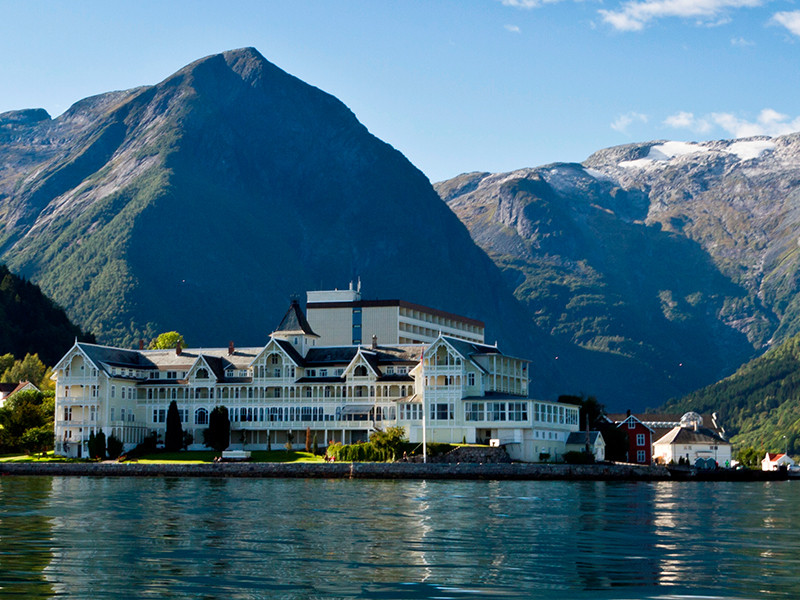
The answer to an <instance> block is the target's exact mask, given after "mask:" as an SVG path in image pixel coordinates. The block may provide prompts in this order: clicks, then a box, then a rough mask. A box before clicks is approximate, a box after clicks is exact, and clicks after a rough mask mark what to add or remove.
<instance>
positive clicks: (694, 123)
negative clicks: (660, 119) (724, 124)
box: [664, 112, 712, 133]
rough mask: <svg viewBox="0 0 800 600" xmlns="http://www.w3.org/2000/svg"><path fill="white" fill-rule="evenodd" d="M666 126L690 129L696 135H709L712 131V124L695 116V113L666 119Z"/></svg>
mask: <svg viewBox="0 0 800 600" xmlns="http://www.w3.org/2000/svg"><path fill="white" fill-rule="evenodd" d="M664 125H667V126H668V127H674V128H675V129H689V130H691V131H694V132H696V133H708V132H709V131H711V127H712V125H711V123H709V122H708V120H707V119H702V118H698V117H695V116H694V113H690V112H679V113H675V114H674V115H670V116H669V117H667V118H666V119H664Z"/></svg>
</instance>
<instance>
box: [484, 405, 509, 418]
mask: <svg viewBox="0 0 800 600" xmlns="http://www.w3.org/2000/svg"><path fill="white" fill-rule="evenodd" d="M486 420H487V421H505V420H506V403H505V402H487V403H486Z"/></svg>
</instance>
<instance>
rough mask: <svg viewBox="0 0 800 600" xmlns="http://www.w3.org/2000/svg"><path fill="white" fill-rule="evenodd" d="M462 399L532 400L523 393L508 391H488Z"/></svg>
mask: <svg viewBox="0 0 800 600" xmlns="http://www.w3.org/2000/svg"><path fill="white" fill-rule="evenodd" d="M462 400H469V401H471V402H476V401H478V400H488V401H490V402H495V401H499V400H508V401H509V402H519V401H520V400H530V398H526V397H525V396H524V395H523V394H520V395H514V394H509V393H508V392H486V393H485V394H484V395H483V396H465V397H464V398H462ZM534 402H535V400H534Z"/></svg>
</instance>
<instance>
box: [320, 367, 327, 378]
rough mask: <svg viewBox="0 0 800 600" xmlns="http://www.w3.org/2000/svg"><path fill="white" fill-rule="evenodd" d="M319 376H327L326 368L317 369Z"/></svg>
mask: <svg viewBox="0 0 800 600" xmlns="http://www.w3.org/2000/svg"><path fill="white" fill-rule="evenodd" d="M319 376H320V377H327V376H328V369H320V370H319Z"/></svg>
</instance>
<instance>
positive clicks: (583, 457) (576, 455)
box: [564, 450, 594, 465]
mask: <svg viewBox="0 0 800 600" xmlns="http://www.w3.org/2000/svg"><path fill="white" fill-rule="evenodd" d="M564 462H565V463H567V464H570V465H591V464H593V463H594V455H593V454H591V453H589V452H576V451H574V450H573V451H571V452H565V453H564Z"/></svg>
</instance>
